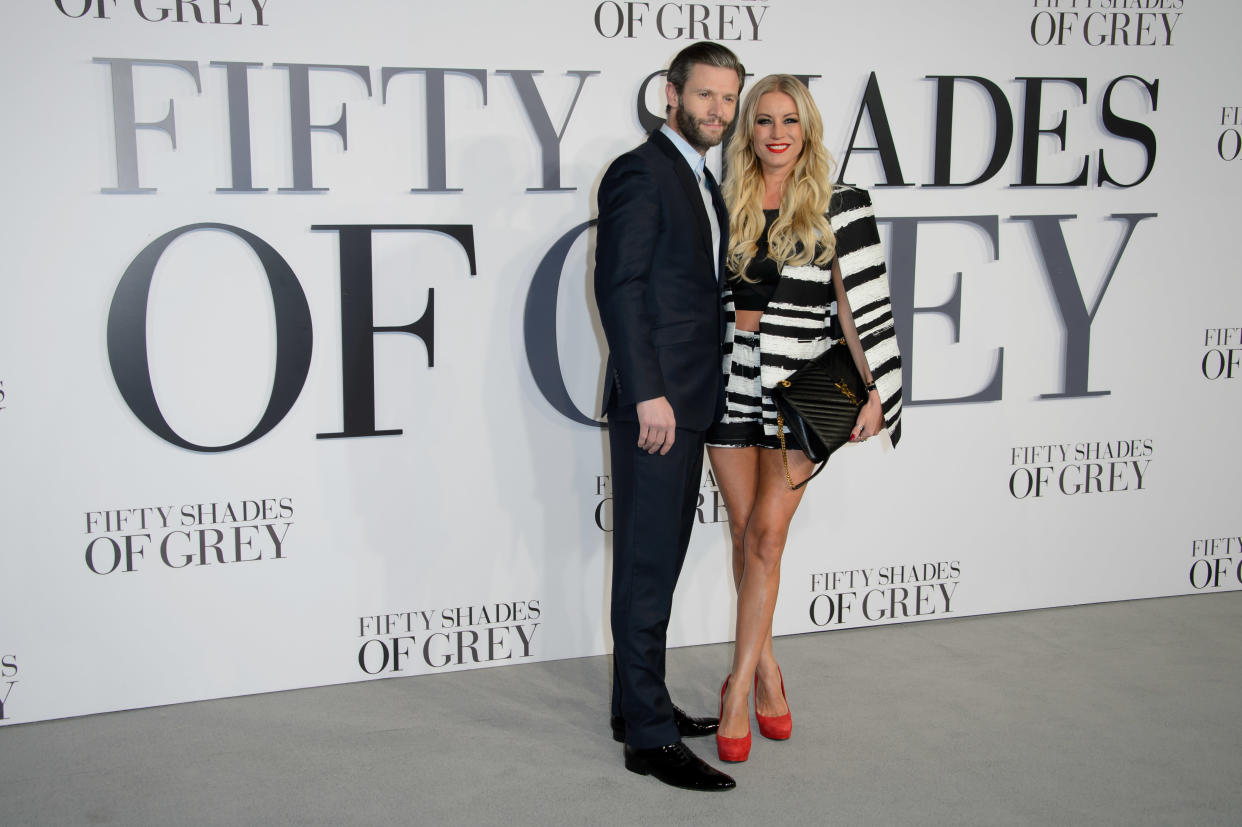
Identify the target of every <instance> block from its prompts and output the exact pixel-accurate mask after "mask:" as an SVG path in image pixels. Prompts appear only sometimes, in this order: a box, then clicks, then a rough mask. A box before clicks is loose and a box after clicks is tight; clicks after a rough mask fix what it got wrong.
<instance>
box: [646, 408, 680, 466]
mask: <svg viewBox="0 0 1242 827" xmlns="http://www.w3.org/2000/svg"><path fill="white" fill-rule="evenodd" d="M637 408H638V447H639V449H640V450H643V451H646V452H647V453H649V454H654V453H655V452H656V451H659V452H660V456H663V455H665V454H667V453H668V449H669V448H672V447H673V439H674V436H675V432H676V430H677V420H676V418H675V417H674V416H673V406H672V405H670V404H668V400H667V399H665V398H664V397H663V396H657V397H656V398H655V399H646V400H643V401H642V402H639V403H638V405H637Z"/></svg>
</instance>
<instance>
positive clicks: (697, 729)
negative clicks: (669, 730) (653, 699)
mask: <svg viewBox="0 0 1242 827" xmlns="http://www.w3.org/2000/svg"><path fill="white" fill-rule="evenodd" d="M610 723H611V724H612V740H614V741H617V742H619V743H625V719H624V718H622V717H621V716H620V715H613V716H612V719H611V721H610ZM673 723H674V724H676V725H677V734H678V735H680V736H681V737H682V738H702V737H703V736H704V735H711V734H713V733H715V731H716V730H717V729H719V728H720V719H719V718H691V717H690V716H689V715H687V714H686V713H685V712H683V711H682V710H680V709H678V708H677V707H676V706H674V707H673Z"/></svg>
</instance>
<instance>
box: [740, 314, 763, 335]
mask: <svg viewBox="0 0 1242 827" xmlns="http://www.w3.org/2000/svg"><path fill="white" fill-rule="evenodd" d="M762 318H763V311H762V310H738V311H735V312H734V317H733V326H734V327H736V328H737V329H738V330H745V331H747V332H749V333H758V332H759V320H760V319H762Z"/></svg>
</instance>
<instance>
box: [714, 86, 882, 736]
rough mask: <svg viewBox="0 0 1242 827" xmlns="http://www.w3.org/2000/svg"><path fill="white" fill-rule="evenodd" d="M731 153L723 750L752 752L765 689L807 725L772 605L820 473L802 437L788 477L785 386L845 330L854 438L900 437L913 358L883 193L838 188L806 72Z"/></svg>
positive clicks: (767, 96)
mask: <svg viewBox="0 0 1242 827" xmlns="http://www.w3.org/2000/svg"><path fill="white" fill-rule="evenodd" d="M727 161H728V178H727V180H726V182H725V185H724V196H725V202H726V204H727V206H728V209H729V229H730V240H729V252H728V264H729V280H728V283H727V286H726V288H725V291H724V302H725V317H726V323H727V327H726V336H725V357H724V372H725V380H726V384H727V388H726V411H725V414H724V416H723V417H722V418H721V419H720V421H719V422H717V423H716V424H715V425H714V426H713V427H712V429H711V430H710V431H709V433H708V436H707V442H708V446H709V447H708V456H709V457H710V459H711V463H712V468H713V469H714V471H715V475H716V480H717V482H718V483H719V486H720V492H721V494H722V496H723V497H724V500H725V504H726V506H727V507H728V511H729V533H730V536H731V539H732V543H733V578H734V583H735V585H736V587H737V595H738V599H737V637H736V640H737V644H736V648H735V650H734V656H733V671H732V673H731V674H730V675H729V677H728V678H726V680H725V683H724V686H722V687H721V716H720V728H719V730H718V731H717V734H716V744H717V749H718V751H719V753H720V758H721V760H724V761H745V760H746V759H747V757H748V756H749V754H750V744H751V738H750V711H749V701H750V696H751V691H752V689H753V690H754V694H755V716H756V719H757V721H758V724H759V731H760V734H762V735H764V736H766V737H768V738H773V739H776V740H783V739H785V738H788V737H790V734H791V732H792V728H793V719H792V715H791V714H790V711H789V705H788V703H787V701H786V698H785V686H784V677H783V675H782V674H781V670H780V667H779V666H778V665H777V662H776V658H775V656H774V655H773V652H772V613H773V611H774V609H775V607H776V595H777V588H778V585H779V582H780V564H781V555H782V554H783V552H784V549H785V538H786V536H787V534H788V532H789V524H790V520H792V519H793V515H794V511H795V510H796V509H797V507H798V503H799V502H800V501H801V500H802V496H803V493H804V492H805V490H806V489H805V488H799V489H797V490H793V489H791V485H790V478H792V479H795V480H799V481H800V480H804V479H806V478H807V477H808V476H809V475H810V473H811V471H812V470H813V466H812V463H811V462H810V460H808V459H807V458H806V456H805V455H804V454H803V453H802V452H801V451H800V450H798V449H797V444H796V443H794V442H792V441H790V442H789V444H788V450H787V461H788V474H787V473H786V466H785V460H784V458H782V452H781V450H780V447H781V446H780V439H779V435H778V434H777V417H776V408H775V406H774V405H773V403H772V398H771V390H772V388H773V387H774V386H775V385H776V384H777V383H778V382H780V381H781V380H782V379H785V378H786V377H788V376H789V375H790V374H792V373H793V372H794V371H796V370H797V369H798V368H799V367H801V366H802V365H804V364H806V363H807V362H808V361H810V360H811V359H813V358H815V357H816V356H818V355H819V354H821V353H823V352H824V351H825V350H827V349H828V348H829V347H832V346H833V343H834V342H835V341H836V340H837V339H839V338H840V337H841V336H844V338H845V342H846V345H847V346H848V347H849V350H850V353H851V355H852V357H853V360H854V363H855V365H856V366H857V367H858V372H859V374H860V375H861V376H862V377H863V380H864V382H865V383H866V387H867V390H868V398H867V400H866V402H865V403H864V405H863V406H862V408H861V410H860V412H859V415H858V421H857V422H856V423H855V425H854V428H853V431H852V433H851V435H850V439H851V440H852V441H856V442H865V441H866V440H868V439H870V438H871V437H873V436H875V435H876V434H878V433H879V432H880V430H881V429H883V428H885V427H887V428H888V430H889V435H890V437H891V439H892V442H893V444H894V445H895V444H896V443H897V441H898V439H899V438H900V436H901V362H900V357H899V355H898V352H897V340H896V336H895V334H894V331H893V318H892V310H891V309H890V307H889V296H888V279H887V275H886V271H885V267H884V251H883V249H882V248H881V246H880V239H879V232H878V230H877V228H876V223H875V216H874V214H873V212H872V209H871V201H870V198H869V197H868V195H867V193H866V192H865V191H863V190H857V189H851V188H846V187H841V188H837V189H834V188H833V186H832V182H831V178H830V171H831V164H832V161H831V158H830V157H829V155H828V152H827V150H825V149H824V146H823V121H822V119H821V118H820V114H819V110H818V109H817V108H816V106H815V102H814V101H813V100H812V99H811V96H810V93H809V92H808V91H807V88H806V87H805V86H804V85H803V84H802V83H801V82H800V81H799V80H797V79H796V78H794V77H792V76H790V75H769V76H767V77H765V78H763V79H762V80H760V81H759V82H758V83H756V84H755V86H754V88H752V89H751V90H750V92H749V93H748V94H747V96H746V98H745V100H744V101H743V103H742V107H741V112H740V113H739V115H738V117H737V131H736V133H735V134H734V136H733V138H732V140H731V141H730V143H729V146H728V149H727ZM834 302H835V308H834V307H833V304H834ZM834 309H835V312H833V311H834Z"/></svg>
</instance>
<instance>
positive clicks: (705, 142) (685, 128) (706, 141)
mask: <svg viewBox="0 0 1242 827" xmlns="http://www.w3.org/2000/svg"><path fill="white" fill-rule="evenodd" d="M673 119H674V120H675V121H677V128H678V129H679V130H681V134H682V137H684V138H685V139H686V143H688V144H690V146H692V147H694V148H695V149H697V150H698V151H699V152H706V151H707V150H708V149H710V148H712V147H714V146H715V145H716V144H718V143H720V142H721V141H722V140H723V139H724V135H725V132H727V131H728V130H729V121H725V120H720V121H719V123H721V124H722V125H723V128H722V129H721V130H720V134H719V136H715V135H709V134H707V133H705V132H703V130H701V129H700V128H699V123H700V122H699V121H697V120H695V118H694V116H693V115H691V114H690V113H689V112H687V111H686V107H685V106H683V105H682V101H681V98H680V97H679V98H678V99H677V112H676V113H675V114H674V115H673Z"/></svg>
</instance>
